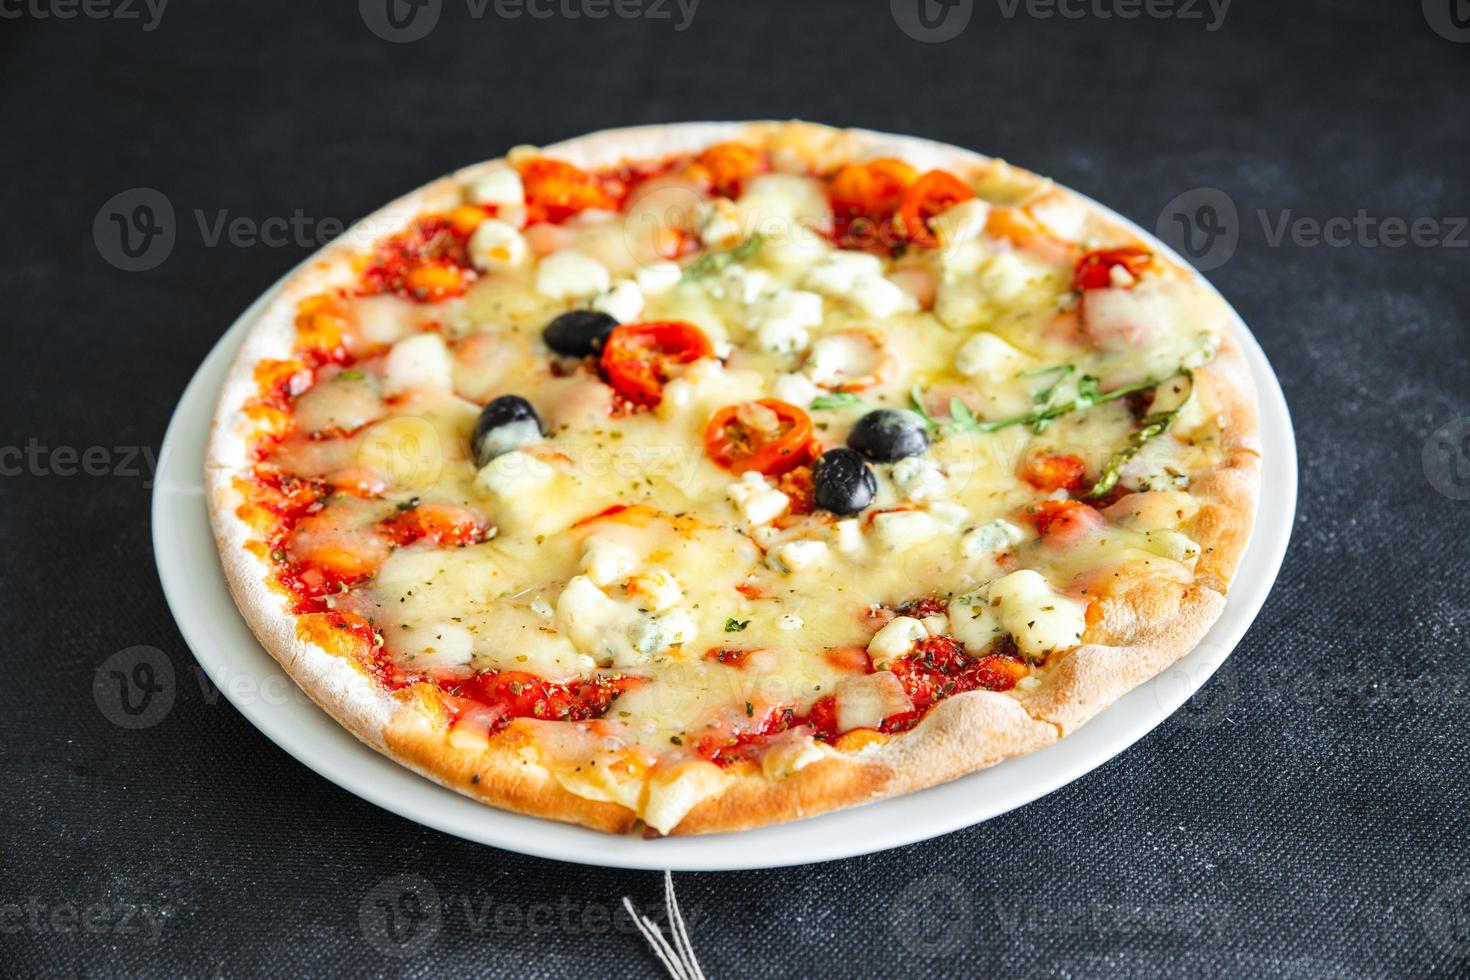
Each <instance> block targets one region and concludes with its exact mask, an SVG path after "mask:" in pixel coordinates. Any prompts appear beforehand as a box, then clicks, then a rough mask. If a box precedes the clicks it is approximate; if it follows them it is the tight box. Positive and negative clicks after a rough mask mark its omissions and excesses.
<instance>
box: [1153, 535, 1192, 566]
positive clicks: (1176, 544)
mask: <svg viewBox="0 0 1470 980" xmlns="http://www.w3.org/2000/svg"><path fill="white" fill-rule="evenodd" d="M1143 547H1144V548H1145V550H1148V551H1151V552H1153V553H1154V554H1156V555H1158V556H1159V557H1161V558H1167V559H1169V560H1170V561H1177V562H1179V563H1180V564H1181V565H1184V564H1189V563H1190V562H1192V561H1194V560H1195V559H1196V558H1198V557H1199V551H1200V549H1199V545H1198V544H1196V543H1195V542H1194V540H1193V539H1191V538H1190V537H1189V536H1188V535H1186V534H1183V533H1181V532H1179V531H1173V530H1169V529H1168V528H1160V529H1159V530H1155V531H1145V532H1144V533H1143Z"/></svg>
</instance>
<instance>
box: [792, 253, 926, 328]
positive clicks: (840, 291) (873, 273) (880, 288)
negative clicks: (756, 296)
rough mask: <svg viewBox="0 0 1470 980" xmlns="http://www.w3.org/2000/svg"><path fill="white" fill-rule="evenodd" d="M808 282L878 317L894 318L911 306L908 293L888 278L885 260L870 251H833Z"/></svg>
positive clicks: (810, 276)
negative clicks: (893, 316)
mask: <svg viewBox="0 0 1470 980" xmlns="http://www.w3.org/2000/svg"><path fill="white" fill-rule="evenodd" d="M805 283H806V285H807V286H809V287H810V288H812V289H815V290H817V291H818V292H822V293H826V294H827V295H829V296H838V297H841V298H842V299H845V300H847V301H849V302H850V303H852V304H854V305H855V306H857V307H858V309H860V310H862V311H863V312H864V313H866V314H868V315H869V316H874V317H880V318H881V317H888V316H892V315H893V314H894V313H897V312H898V311H899V310H900V309H903V308H904V307H906V306H909V305H910V304H911V300H910V297H909V296H908V294H907V293H905V292H904V291H903V290H902V289H901V288H899V286H898V285H897V284H896V283H893V282H890V281H889V280H888V279H885V278H884V276H883V260H882V259H880V258H878V256H876V255H870V254H868V253H867V252H845V251H837V252H833V253H832V254H831V255H829V256H827V258H825V259H824V260H822V261H821V262H819V263H818V264H817V265H816V266H814V267H813V268H812V269H811V270H810V271H809V272H807V274H806V279H805Z"/></svg>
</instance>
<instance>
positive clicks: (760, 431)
mask: <svg viewBox="0 0 1470 980" xmlns="http://www.w3.org/2000/svg"><path fill="white" fill-rule="evenodd" d="M811 447H812V420H811V418H810V417H809V416H808V415H807V414H806V412H803V411H802V410H801V409H799V408H797V407H796V406H795V405H788V404H787V403H786V402H782V401H777V400H776V399H774V398H762V399H761V400H760V401H755V402H741V403H740V404H739V405H726V406H725V407H724V408H722V409H720V410H719V411H718V412H716V413H715V414H714V415H711V416H710V420H709V422H707V423H706V424H705V427H704V449H705V452H707V453H709V458H710V459H712V460H714V462H715V465H717V466H722V467H724V468H725V469H727V470H729V471H730V472H731V473H748V472H750V471H751V470H754V471H755V472H757V473H762V474H764V475H766V476H776V475H778V474H781V473H785V472H787V471H789V470H793V469H795V468H796V467H798V466H800V465H802V464H803V463H807V462H810V461H811V458H812V448H811Z"/></svg>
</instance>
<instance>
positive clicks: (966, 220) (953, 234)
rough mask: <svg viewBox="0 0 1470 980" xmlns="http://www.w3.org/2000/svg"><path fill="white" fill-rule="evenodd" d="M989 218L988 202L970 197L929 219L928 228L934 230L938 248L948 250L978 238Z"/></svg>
mask: <svg viewBox="0 0 1470 980" xmlns="http://www.w3.org/2000/svg"><path fill="white" fill-rule="evenodd" d="M989 217H990V204H989V202H987V201H982V200H981V199H980V198H978V197H972V198H970V199H969V200H968V201H961V202H960V203H958V204H956V205H954V206H953V207H951V208H949V209H947V210H946V211H944V212H942V213H941V214H938V215H936V216H935V217H933V218H930V219H929V227H930V228H932V229H933V230H934V234H935V237H937V238H938V239H939V244H940V246H941V247H943V248H949V247H952V246H955V245H961V244H963V243H965V242H971V241H974V240H975V239H977V238H979V237H980V233H981V232H982V231H984V230H985V222H986V220H987V219H988V218H989Z"/></svg>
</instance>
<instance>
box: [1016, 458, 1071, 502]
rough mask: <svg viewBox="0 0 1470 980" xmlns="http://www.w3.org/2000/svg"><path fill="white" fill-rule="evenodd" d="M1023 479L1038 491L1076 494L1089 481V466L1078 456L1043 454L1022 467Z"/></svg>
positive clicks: (1028, 460)
mask: <svg viewBox="0 0 1470 980" xmlns="http://www.w3.org/2000/svg"><path fill="white" fill-rule="evenodd" d="M1021 479H1023V480H1025V481H1026V482H1027V483H1029V484H1031V485H1032V486H1033V487H1035V488H1036V489H1038V490H1065V491H1067V492H1068V493H1076V492H1077V491H1078V490H1081V489H1082V487H1083V486H1084V484H1085V483H1086V481H1087V464H1086V463H1085V462H1083V461H1082V459H1080V458H1079V457H1077V456H1061V455H1051V454H1045V453H1042V454H1038V455H1035V456H1032V457H1030V458H1029V459H1027V460H1026V462H1025V463H1023V464H1022V465H1021Z"/></svg>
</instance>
